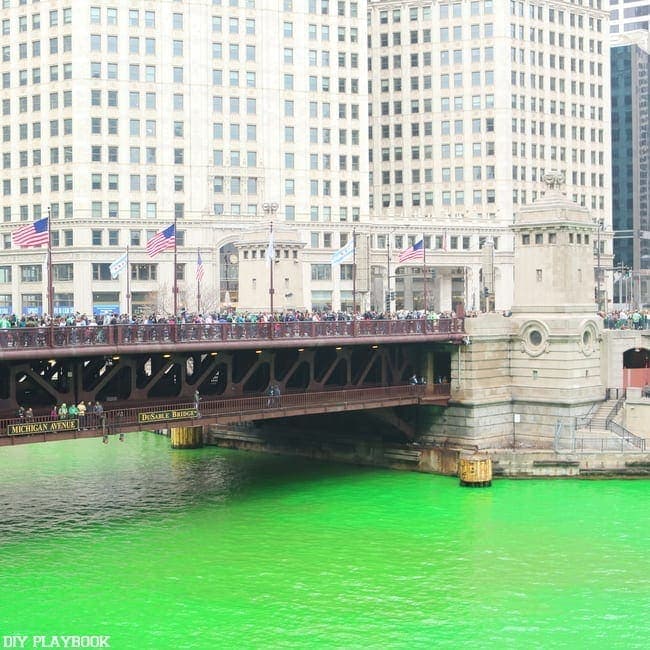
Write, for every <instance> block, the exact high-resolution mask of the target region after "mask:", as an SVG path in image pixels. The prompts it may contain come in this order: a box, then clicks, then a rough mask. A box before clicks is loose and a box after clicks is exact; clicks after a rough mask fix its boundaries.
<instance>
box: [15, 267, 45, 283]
mask: <svg viewBox="0 0 650 650" xmlns="http://www.w3.org/2000/svg"><path fill="white" fill-rule="evenodd" d="M20 281H21V282H42V281H43V267H42V266H41V265H40V264H26V265H24V266H21V267H20Z"/></svg>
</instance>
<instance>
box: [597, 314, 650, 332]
mask: <svg viewBox="0 0 650 650" xmlns="http://www.w3.org/2000/svg"><path fill="white" fill-rule="evenodd" d="M600 315H601V317H602V318H603V325H604V327H605V329H610V330H647V329H650V310H648V309H629V310H626V309H620V310H617V311H612V312H609V313H601V314H600Z"/></svg>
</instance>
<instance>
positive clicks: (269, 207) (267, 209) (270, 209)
mask: <svg viewBox="0 0 650 650" xmlns="http://www.w3.org/2000/svg"><path fill="white" fill-rule="evenodd" d="M278 207H279V206H278V204H277V203H262V210H264V213H265V214H266V215H267V216H268V217H270V219H271V225H270V228H269V246H268V248H267V250H266V259H267V261H268V264H269V303H270V308H271V321H272V320H273V294H274V293H275V289H274V288H273V263H274V261H275V242H274V241H273V218H274V217H275V213H276V212H277V211H278ZM271 336H273V328H272V327H271Z"/></svg>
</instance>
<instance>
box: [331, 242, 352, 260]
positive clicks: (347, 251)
mask: <svg viewBox="0 0 650 650" xmlns="http://www.w3.org/2000/svg"><path fill="white" fill-rule="evenodd" d="M353 252H354V237H353V238H352V239H348V243H347V244H346V245H345V246H343V248H339V249H338V250H337V251H335V252H334V253H333V254H332V259H331V260H330V264H340V263H341V262H342V261H343V260H344V259H345V258H346V257H348V256H349V255H352V253H353Z"/></svg>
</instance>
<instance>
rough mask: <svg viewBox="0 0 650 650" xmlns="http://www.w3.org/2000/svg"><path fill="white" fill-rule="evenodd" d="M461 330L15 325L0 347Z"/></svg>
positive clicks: (426, 323) (451, 324)
mask: <svg viewBox="0 0 650 650" xmlns="http://www.w3.org/2000/svg"><path fill="white" fill-rule="evenodd" d="M463 332H464V323H463V319H462V318H439V319H437V320H425V319H404V320H356V321H292V322H277V323H250V322H243V323H154V324H143V325H135V324H134V325H81V326H76V325H73V326H65V327H15V328H8V329H2V330H0V349H3V350H19V349H22V350H24V349H25V348H27V349H30V348H68V347H79V346H82V347H83V346H86V347H91V348H92V347H97V346H103V345H110V346H115V345H119V346H128V345H134V346H136V345H147V344H157V343H188V342H200V341H204V342H215V343H216V342H228V341H246V340H258V341H268V340H272V339H287V338H293V339H320V338H362V337H368V338H373V337H379V336H404V335H409V336H412V335H418V334H422V335H432V334H451V333H459V334H462V333H463Z"/></svg>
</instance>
